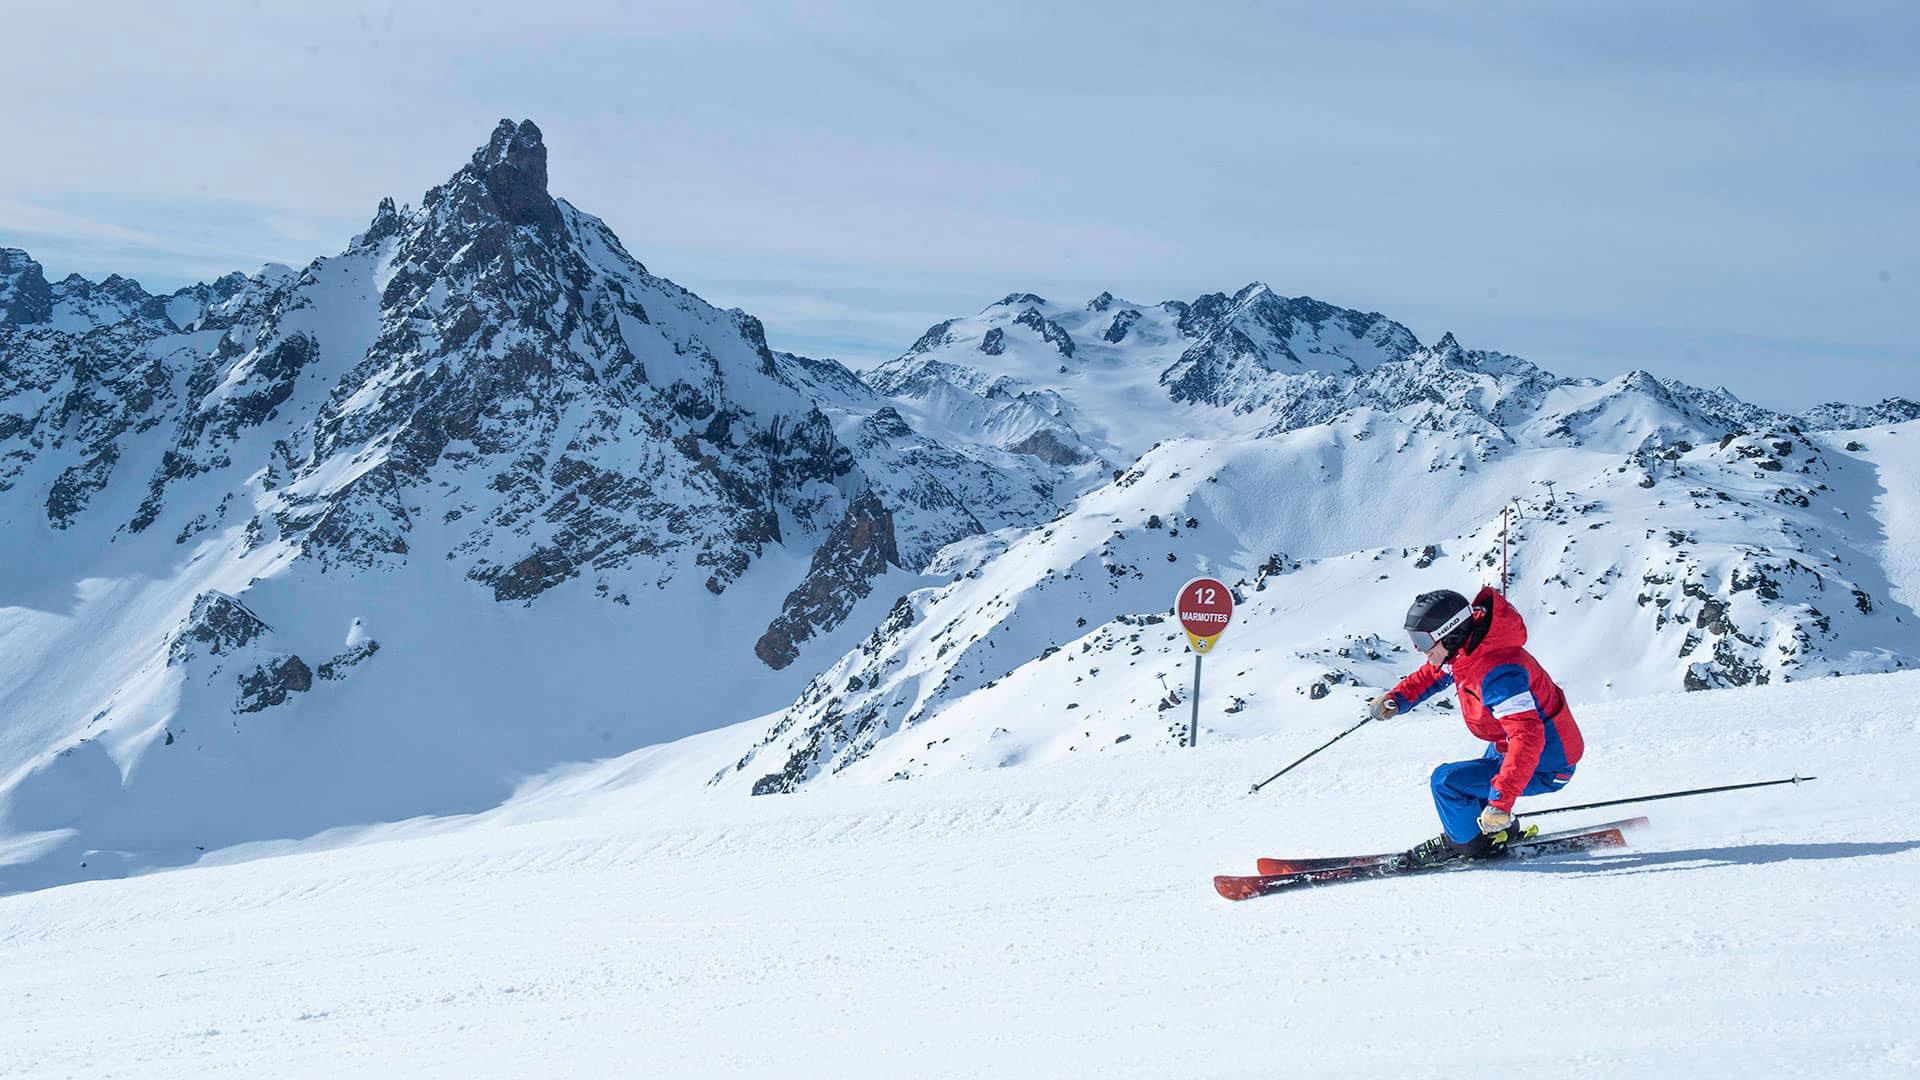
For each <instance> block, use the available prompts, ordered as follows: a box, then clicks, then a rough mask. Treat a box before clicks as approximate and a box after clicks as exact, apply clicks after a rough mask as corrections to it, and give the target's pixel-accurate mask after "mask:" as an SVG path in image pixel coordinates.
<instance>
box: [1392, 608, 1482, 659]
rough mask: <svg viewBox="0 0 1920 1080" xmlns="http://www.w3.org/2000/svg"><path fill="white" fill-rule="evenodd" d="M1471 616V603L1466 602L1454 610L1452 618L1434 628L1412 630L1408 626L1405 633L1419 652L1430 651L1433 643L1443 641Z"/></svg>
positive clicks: (1436, 643)
mask: <svg viewBox="0 0 1920 1080" xmlns="http://www.w3.org/2000/svg"><path fill="white" fill-rule="evenodd" d="M1471 618H1473V605H1472V604H1468V605H1467V606H1466V607H1463V608H1461V609H1460V610H1459V611H1457V612H1455V613H1454V615H1453V617H1452V618H1450V619H1448V620H1447V621H1446V622H1443V623H1441V624H1440V625H1439V626H1437V627H1435V628H1434V629H1432V630H1414V629H1411V628H1409V629H1408V630H1407V635H1408V636H1409V637H1411V638H1413V647H1414V648H1416V649H1418V650H1420V651H1421V652H1432V651H1433V647H1434V646H1435V645H1438V644H1440V643H1441V642H1442V641H1445V640H1446V638H1447V635H1448V634H1451V633H1453V632H1454V631H1455V630H1458V629H1460V628H1461V627H1462V626H1465V625H1466V624H1467V620H1468V619H1471Z"/></svg>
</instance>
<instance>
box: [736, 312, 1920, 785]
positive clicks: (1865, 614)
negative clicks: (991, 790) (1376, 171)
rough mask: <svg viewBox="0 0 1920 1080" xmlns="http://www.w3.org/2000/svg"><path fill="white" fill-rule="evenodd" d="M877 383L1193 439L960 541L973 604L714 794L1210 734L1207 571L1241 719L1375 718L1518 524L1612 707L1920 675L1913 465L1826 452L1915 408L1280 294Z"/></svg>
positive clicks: (1544, 641) (800, 722)
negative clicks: (1778, 406)
mask: <svg viewBox="0 0 1920 1080" xmlns="http://www.w3.org/2000/svg"><path fill="white" fill-rule="evenodd" d="M1196 313H1206V314H1205V317H1197V316H1196ZM1243 323H1251V324H1252V325H1254V326H1255V327H1257V328H1258V329H1259V331H1260V332H1259V333H1258V334H1255V333H1253V332H1251V331H1250V330H1249V329H1246V328H1245V327H1244V326H1243V325H1241V324H1243ZM1226 340H1231V341H1232V342H1233V343H1234V344H1233V346H1232V348H1228V349H1224V350H1223V347H1222V345H1221V342H1222V341H1226ZM1223 356H1225V357H1228V358H1230V359H1231V361H1232V362H1224V361H1223V359H1222V358H1223ZM869 381H870V382H871V383H872V384H873V385H874V386H875V388H876V389H879V390H882V391H884V392H887V393H889V394H892V395H893V396H894V397H895V399H896V400H897V401H900V402H903V403H904V404H903V405H902V408H903V409H904V410H906V411H908V412H910V413H911V414H912V415H915V416H916V417H918V418H921V419H922V420H923V422H925V423H927V424H929V425H930V426H935V425H944V426H946V427H947V428H949V429H952V430H959V431H966V432H968V433H974V432H981V431H992V430H994V428H995V422H996V421H1000V427H1001V428H1002V429H1004V430H1007V431H1008V432H1009V433H1010V435H1009V437H1011V436H1013V435H1017V436H1019V437H1021V438H1030V437H1031V436H1030V435H1028V434H1026V433H1025V429H1024V428H1022V427H1020V426H1019V425H1018V423H1016V422H1015V421H1014V420H1012V419H1007V418H1015V417H1017V418H1021V419H1029V418H1034V417H1042V416H1044V417H1045V418H1046V421H1045V422H1050V423H1051V426H1050V427H1047V428H1045V429H1044V430H1046V431H1047V432H1048V435H1049V437H1050V438H1051V439H1052V440H1053V441H1054V442H1055V443H1056V444H1058V445H1063V446H1069V447H1076V448H1082V449H1083V450H1084V452H1086V453H1089V454H1100V455H1103V456H1106V457H1109V458H1117V459H1124V458H1126V456H1127V455H1128V454H1129V453H1132V452H1133V451H1134V450H1135V449H1136V448H1137V447H1139V443H1140V441H1142V440H1145V439H1149V438H1153V439H1162V440H1165V441H1163V442H1158V443H1156V444H1155V445H1154V446H1153V447H1152V448H1151V449H1148V450H1147V452H1146V453H1145V455H1144V456H1142V457H1141V458H1140V459H1139V460H1138V462H1137V463H1136V464H1134V465H1133V466H1132V467H1131V468H1130V469H1128V470H1125V471H1124V472H1121V473H1117V474H1116V477H1115V480H1114V481H1113V483H1111V484H1110V485H1107V486H1104V487H1102V488H1100V489H1098V490H1095V491H1093V492H1090V493H1089V494H1087V495H1086V496H1085V497H1083V498H1082V499H1080V500H1079V501H1078V502H1076V504H1075V505H1074V507H1073V508H1072V509H1071V510H1069V511H1068V512H1067V513H1065V514H1064V515H1062V516H1061V517H1059V518H1057V519H1055V520H1054V521H1052V522H1049V523H1048V524H1047V525H1045V526H1043V527H1041V528H1039V529H1036V530H1033V531H1030V532H1026V533H1022V534H1008V535H1005V536H999V537H991V538H982V539H979V540H976V541H972V542H969V543H967V544H964V545H956V546H955V547H954V548H953V549H950V551H949V552H948V554H947V557H946V558H945V559H943V560H942V561H941V562H940V563H938V564H936V566H935V567H934V569H936V570H940V571H943V572H946V573H948V574H950V575H951V580H950V581H949V582H948V583H946V584H944V585H940V586H936V587H929V588H926V589H922V590H918V591H915V592H913V593H911V594H909V595H907V596H904V597H902V598H901V600H900V601H899V602H898V603H897V604H896V605H895V606H894V608H893V610H892V611H891V612H889V614H888V617H887V619H886V621H885V622H884V623H882V625H881V626H880V627H879V628H878V629H877V630H876V631H875V632H874V633H873V634H872V635H871V636H870V637H869V638H868V640H867V641H865V642H863V643H862V644H861V646H860V647H859V648H858V649H856V650H854V651H852V652H849V653H848V654H847V655H846V656H845V657H843V658H842V659H841V660H840V661H839V662H838V663H836V664H834V665H833V666H832V667H831V668H829V669H828V670H827V671H825V672H823V673H822V674H821V675H820V676H819V677H818V678H817V679H815V680H814V682H813V683H812V684H811V685H810V686H809V687H808V689H807V691H806V692H805V693H803V694H802V695H801V696H800V698H799V699H797V700H796V701H795V702H794V703H793V705H791V706H790V707H789V708H788V709H786V710H785V711H784V712H783V713H782V714H781V715H780V716H779V717H778V718H777V719H776V720H775V721H774V722H773V723H772V724H771V725H770V727H769V729H768V730H767V731H766V732H765V733H764V734H763V735H762V736H761V738H760V739H759V740H758V741H757V743H756V744H755V745H754V746H752V747H751V748H749V749H748V750H747V752H746V753H745V754H743V756H742V757H741V758H740V759H739V761H737V762H736V763H735V764H734V766H733V767H731V768H730V769H728V770H726V771H724V772H722V773H721V774H720V775H718V776H716V777H715V783H718V784H721V785H733V784H738V785H742V786H750V788H751V790H753V791H756V792H762V793H764V792H773V791H791V790H794V789H795V788H797V787H799V786H800V785H802V784H805V783H806V782H808V781H809V780H811V779H813V778H816V777H820V776H823V775H836V774H843V773H844V774H847V775H851V776H867V777H871V778H875V779H904V778H909V777H912V776H916V775H921V774H924V773H926V772H928V771H937V770H944V769H950V768H963V767H999V766H1003V765H1007V764H1011V763H1014V762H1020V761H1028V760H1033V759H1035V758H1036V757H1045V756H1057V755H1061V754H1066V753H1071V752H1079V751H1085V750H1116V751H1120V750H1125V751H1133V750H1137V749H1139V748H1141V747H1142V746H1152V745H1168V744H1170V743H1177V742H1178V740H1179V738H1180V736H1181V734H1182V733H1183V732H1184V729H1185V724H1186V712H1185V710H1184V709H1183V708H1181V707H1180V706H1181V705H1182V702H1183V701H1184V700H1185V694H1186V693H1187V690H1186V687H1187V684H1188V681H1189V676H1188V675H1187V674H1185V673H1184V671H1183V667H1182V664H1183V657H1184V656H1185V646H1184V640H1183V639H1182V638H1181V635H1180V633H1179V631H1178V628H1177V627H1176V626H1175V625H1173V624H1172V623H1171V622H1170V621H1168V619H1167V612H1168V607H1169V604H1170V603H1171V599H1172V595H1173V591H1174V589H1175V588H1176V587H1177V586H1178V584H1179V583H1180V582H1181V581H1184V580H1185V579H1186V578H1188V577H1190V576H1192V575H1194V574H1200V573H1206V574H1212V575H1216V576H1221V577H1224V578H1225V579H1226V580H1228V581H1229V582H1232V583H1234V584H1235V586H1236V589H1237V590H1238V591H1239V593H1240V598H1241V601H1242V605H1243V607H1242V612H1241V614H1240V615H1239V616H1238V617H1237V621H1238V622H1240V623H1242V624H1243V625H1244V629H1243V630H1236V631H1235V632H1234V633H1233V634H1230V635H1229V637H1230V643H1229V645H1228V647H1227V649H1226V651H1225V652H1224V653H1223V654H1222V656H1221V657H1220V659H1219V660H1218V661H1217V665H1218V666H1222V667H1228V668H1229V669H1230V670H1228V671H1227V672H1226V673H1224V674H1216V675H1215V676H1213V677H1212V679H1211V680H1209V682H1208V692H1209V694H1210V695H1211V697H1212V700H1213V701H1214V702H1215V703H1216V709H1217V708H1218V707H1219V706H1220V705H1224V706H1225V711H1226V714H1229V716H1230V715H1231V714H1238V713H1241V712H1243V711H1251V712H1252V713H1253V714H1254V715H1256V716H1258V717H1260V718H1261V720H1260V721H1259V722H1261V723H1271V722H1272V721H1273V719H1274V717H1275V716H1276V715H1277V714H1278V713H1280V712H1283V711H1284V712H1285V713H1287V714H1289V715H1291V714H1293V713H1296V712H1299V711H1302V710H1305V711H1307V712H1309V713H1314V712H1325V711H1335V710H1347V711H1351V710H1353V709H1354V708H1355V707H1356V705H1357V703H1358V702H1359V701H1360V700H1361V699H1363V698H1364V697H1365V696H1366V695H1367V694H1369V693H1371V692H1373V688H1376V687H1379V686H1382V685H1387V684H1390V683H1391V682H1392V681H1393V679H1394V678H1396V677H1397V676H1398V675H1399V674H1401V673H1402V672H1403V670H1404V669H1405V668H1408V667H1411V666H1413V665H1414V664H1416V663H1417V662H1418V661H1417V659H1416V658H1413V657H1411V656H1410V655H1409V654H1407V653H1406V651H1405V648H1404V646H1403V645H1402V644H1401V643H1400V642H1399V640H1398V634H1397V633H1394V632H1393V630H1394V628H1396V627H1397V626H1398V625H1399V619H1400V616H1401V613H1402V612H1403V611H1404V609H1405V606H1406V604H1407V602H1408V600H1409V598H1410V597H1412V596H1413V595H1414V594H1416V593H1418V592H1420V591H1424V590H1426V589H1431V588H1438V587H1452V588H1455V589H1459V590H1461V591H1465V592H1471V591H1472V590H1473V588H1474V587H1476V586H1477V585H1479V584H1481V583H1483V582H1488V581H1493V580H1496V579H1497V577H1498V569H1499V566H1500V560H1501V558H1502V519H1501V514H1502V511H1503V508H1504V509H1506V510H1508V511H1510V512H1511V513H1512V514H1513V520H1512V522H1511V525H1510V527H1509V528H1508V529H1507V535H1506V537H1505V539H1506V540H1507V541H1508V544H1509V546H1510V547H1511V560H1512V582H1513V584H1512V590H1513V591H1512V596H1513V598H1514V599H1515V600H1516V602H1518V603H1520V604H1521V605H1522V606H1523V607H1525V608H1529V609H1533V610H1532V614H1533V615H1534V617H1535V618H1536V619H1538V620H1539V623H1540V626H1539V629H1538V630H1537V631H1536V635H1535V641H1536V645H1537V647H1538V650H1539V651H1540V653H1541V655H1543V656H1549V657H1558V658H1560V661H1561V665H1560V666H1559V667H1556V671H1560V672H1562V673H1563V674H1562V681H1563V682H1564V683H1565V684H1566V685H1567V686H1568V687H1569V688H1570V690H1573V691H1575V692H1577V694H1578V695H1580V696H1582V697H1585V698H1593V697H1615V696H1619V695H1621V694H1641V693H1649V692H1655V691H1658V690H1662V689H1677V688H1683V687H1684V688H1686V689H1706V688H1711V687H1716V686H1728V685H1745V684H1750V683H1766V682H1769V681H1788V680H1791V679H1796V678H1806V677H1810V676H1814V675H1825V674H1842V673H1853V672H1867V671H1884V670H1892V669H1896V668H1900V667H1905V666H1907V665H1909V664H1911V663H1914V662H1915V660H1916V659H1920V637H1916V631H1920V617H1916V616H1915V615H1914V612H1913V611H1912V610H1911V609H1910V608H1908V607H1907V606H1905V605H1906V603H1908V602H1910V601H1911V600H1912V599H1913V596H1912V595H1911V594H1910V593H1907V592H1904V591H1901V590H1896V589H1895V587H1894V586H1895V582H1894V580H1893V577H1894V576H1898V572H1897V571H1895V570H1892V569H1890V566H1889V562H1888V557H1889V551H1890V545H1889V543H1888V537H1889V535H1890V534H1891V532H1892V529H1891V527H1890V526H1889V525H1888V524H1887V521H1886V515H1887V513H1888V512H1889V511H1888V509H1887V506H1886V505H1885V503H1884V500H1883V498H1882V496H1884V494H1885V487H1884V486H1883V485H1884V483H1885V480H1884V478H1883V477H1882V475H1881V474H1882V471H1883V469H1882V468H1881V467H1880V466H1878V465H1876V463H1875V459H1874V457H1873V456H1872V455H1870V454H1868V453H1867V452H1866V451H1865V448H1864V447H1863V445H1862V444H1861V443H1859V442H1858V441H1856V440H1854V439H1851V438H1841V437H1836V436H1834V435H1832V434H1823V433H1815V432H1814V429H1816V428H1818V427H1820V426H1821V425H1822V424H1826V423H1834V422H1840V423H1846V422H1851V421H1854V420H1860V419H1877V418H1885V419H1902V418H1905V412H1906V404H1907V403H1903V402H1900V401H1898V400H1889V401H1887V402H1883V403H1882V404H1881V405H1880V406H1877V407H1875V408H1873V409H1855V408H1852V407H1848V406H1823V407H1822V408H1821V409H1820V410H1817V411H1816V412H1815V414H1814V415H1812V416H1810V417H1806V418H1803V417H1795V416H1790V415H1784V414H1780V413H1776V412H1772V411H1770V410H1767V409H1763V408H1760V407H1757V406H1753V405H1750V404H1748V403H1746V402H1742V401H1740V400H1739V399H1738V398H1737V397H1735V396H1734V395H1733V394H1731V393H1730V392H1728V391H1726V390H1724V389H1717V390H1712V391H1707V390H1700V389H1698V388H1695V387H1690V386H1687V385H1685V384H1683V383H1679V382H1675V381H1671V380H1661V379H1658V378H1655V377H1654V376H1652V375H1649V374H1648V373H1646V372H1643V371H1635V372H1630V373H1628V374H1625V375H1622V376H1619V377H1617V378H1614V379H1611V380H1606V381H1601V380H1594V379H1570V378H1561V377H1558V376H1555V375H1553V374H1551V373H1550V372H1547V371H1544V370H1542V369H1541V368H1539V367H1537V366H1535V365H1533V364H1531V363H1528V362H1527V361H1525V360H1522V359H1519V358H1517V357H1512V356H1506V355H1503V354H1499V353H1494V352H1484V351H1473V350H1467V349H1464V348H1462V347H1461V346H1460V345H1459V343H1458V342H1457V341H1455V340H1454V338H1453V336H1452V335H1451V334H1449V335H1446V336H1445V337H1443V338H1442V339H1441V340H1440V341H1439V342H1438V343H1437V344H1436V345H1434V346H1432V347H1424V346H1421V345H1420V344H1419V343H1418V342H1417V341H1415V340H1414V339H1413V336H1412V335H1411V334H1410V333H1408V332H1407V331H1405V329H1404V328H1402V327H1399V326H1398V325H1397V324H1394V323H1391V322H1389V321H1387V320H1385V319H1384V318H1382V317H1381V316H1379V315H1373V314H1361V313H1358V312H1353V311H1346V310H1343V309H1339V308H1334V307H1331V306H1329V305H1326V304H1321V303H1318V302H1316V301H1311V300H1305V299H1301V300H1284V299H1281V298H1278V297H1276V296H1274V294H1273V293H1271V292H1270V291H1269V290H1267V289H1266V288H1265V287H1264V286H1260V285H1250V286H1248V287H1247V288H1245V289H1243V290H1241V291H1240V292H1239V293H1238V294H1237V295H1236V296H1235V297H1233V298H1232V299H1228V298H1226V297H1225V296H1222V295H1216V296H1214V297H1203V298H1201V300H1199V301H1196V302H1194V303H1192V304H1185V303H1168V304H1160V305H1141V304H1128V303H1125V302H1122V301H1118V300H1115V299H1113V298H1112V297H1111V296H1110V295H1107V294H1102V295H1101V296H1099V297H1096V298H1095V299H1094V300H1093V301H1091V302H1090V303H1088V304H1087V305H1085V306H1084V307H1071V306H1063V305H1053V304H1049V303H1047V302H1046V301H1045V300H1043V299H1041V298H1039V297H1037V296H1033V295H1030V294H1016V295H1014V296H1010V297H1008V298H1007V299H1006V300H1003V301H1001V302H1000V303H998V304H995V305H993V306H991V307H989V308H987V309H986V310H985V311H983V312H982V313H981V314H980V315H978V316H976V317H974V318H971V319H965V320H952V321H949V322H946V323H942V324H940V325H938V326H936V327H934V328H933V329H932V330H930V331H928V333H927V334H926V335H925V336H923V337H922V338H921V340H920V341H919V342H918V343H917V344H916V345H915V346H914V347H913V348H912V349H911V350H909V351H908V352H907V353H906V354H905V355H903V356H902V357H900V358H899V359H897V360H895V361H892V362H890V363H888V364H886V365H883V366H881V367H880V368H878V369H876V370H875V371H874V372H873V373H871V374H870V376H869ZM1900 430H1902V429H1899V428H1893V429H1888V432H1887V434H1888V437H1889V442H1891V440H1892V437H1893V436H1895V435H1897V434H1898V433H1899V431H1900ZM1202 433H1204V437H1194V436H1195V435H1198V434H1202ZM1883 448H1884V447H1883ZM1883 460H1884V459H1883ZM1903 580H1904V579H1903ZM1895 592H1899V596H1900V598H1899V599H1898V600H1895V599H1893V598H1892V594H1893V593H1895ZM1562 616H1567V617H1566V618H1562ZM1382 632H1387V633H1388V636H1387V637H1386V638H1385V639H1382V638H1381V637H1379V636H1378V635H1380V634H1381V633H1382ZM1210 715H1212V717H1213V719H1214V721H1215V723H1217V724H1218V725H1219V726H1220V727H1222V728H1225V729H1228V730H1231V729H1233V728H1234V727H1235V726H1236V721H1234V720H1232V719H1230V718H1228V717H1227V716H1221V715H1220V714H1218V713H1217V712H1215V713H1212V714H1210Z"/></svg>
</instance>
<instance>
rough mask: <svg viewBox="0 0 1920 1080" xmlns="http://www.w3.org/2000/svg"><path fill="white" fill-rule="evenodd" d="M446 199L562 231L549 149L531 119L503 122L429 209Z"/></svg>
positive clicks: (515, 222) (435, 195) (508, 220)
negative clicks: (551, 185) (549, 176)
mask: <svg viewBox="0 0 1920 1080" xmlns="http://www.w3.org/2000/svg"><path fill="white" fill-rule="evenodd" d="M441 200H453V201H455V202H459V203H466V204H468V205H470V206H471V208H472V209H474V210H477V211H479V212H480V213H481V214H484V215H487V216H492V217H496V218H498V219H500V220H501V221H504V222H506V223H507V224H509V225H531V226H536V227H539V228H542V229H558V228H559V227H560V207H559V205H558V204H556V203H555V202H554V201H553V196H552V195H550V194H548V193H547V144H546V143H545V142H544V141H543V140H542V139H541V136H540V129H539V128H538V127H535V126H534V123H533V121H531V120H522V121H520V123H518V124H515V123H514V122H513V121H511V120H502V121H500V123H499V124H498V125H497V126H496V127H495V128H494V129H493V136H492V137H491V138H489V139H488V140H487V145H485V146H483V147H481V148H480V149H478V150H475V151H474V152H473V159H472V160H471V161H469V162H468V163H467V165H466V167H465V168H463V169H461V170H460V172H459V173H457V174H455V176H454V178H453V179H452V180H450V181H448V182H447V183H446V184H444V185H442V186H441V187H438V188H435V189H434V190H433V192H431V193H430V194H429V195H428V202H429V204H432V203H435V202H438V201H441ZM376 220H378V219H377V218H376Z"/></svg>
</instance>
